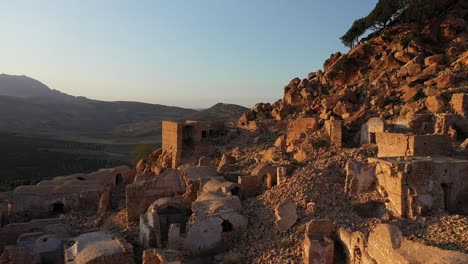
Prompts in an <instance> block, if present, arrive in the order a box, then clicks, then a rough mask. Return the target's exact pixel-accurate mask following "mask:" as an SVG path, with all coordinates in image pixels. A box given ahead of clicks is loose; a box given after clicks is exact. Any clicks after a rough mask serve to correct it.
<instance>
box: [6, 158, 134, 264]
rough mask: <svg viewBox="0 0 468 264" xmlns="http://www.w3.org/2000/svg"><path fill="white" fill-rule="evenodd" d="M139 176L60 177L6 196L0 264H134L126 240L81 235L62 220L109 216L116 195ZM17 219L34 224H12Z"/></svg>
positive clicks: (121, 170) (119, 170)
mask: <svg viewBox="0 0 468 264" xmlns="http://www.w3.org/2000/svg"><path fill="white" fill-rule="evenodd" d="M134 175H135V172H134V170H132V169H130V168H129V167H126V166H120V167H115V168H110V169H102V170H99V171H96V172H93V173H89V174H83V173H80V174H74V175H70V176H63V177H54V178H53V179H52V180H44V181H41V182H39V183H38V184H37V185H27V186H19V187H17V188H16V189H15V190H14V191H13V192H11V193H3V194H1V195H0V198H1V202H0V211H1V215H2V222H1V226H0V237H1V238H2V239H0V253H2V254H1V257H0V263H38V264H39V263H58V264H60V263H107V262H108V261H116V263H133V248H132V246H131V245H130V244H127V243H126V242H124V241H123V239H121V238H116V236H115V235H111V234H109V233H105V232H95V233H85V234H81V235H79V233H80V232H77V231H72V230H70V228H69V227H68V226H67V225H65V224H64V223H65V219H64V218H62V214H63V213H67V212H69V211H76V212H80V211H87V212H90V211H91V212H95V213H103V212H105V211H107V210H109V209H110V207H111V191H112V189H113V188H115V187H116V186H121V185H125V184H127V183H129V182H132V181H133V177H134ZM13 216H20V217H24V218H33V220H31V221H29V222H22V223H10V218H11V217H13ZM50 217H55V218H50ZM76 235H78V236H77V237H75V236H76ZM73 245H74V246H73Z"/></svg>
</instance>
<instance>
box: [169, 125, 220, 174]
mask: <svg viewBox="0 0 468 264" xmlns="http://www.w3.org/2000/svg"><path fill="white" fill-rule="evenodd" d="M224 127H225V125H224V122H201V121H185V122H178V121H163V123H162V149H163V151H167V152H171V153H172V167H173V168H176V167H177V166H178V165H179V164H180V163H181V161H182V159H183V158H184V157H186V156H188V155H193V154H195V153H196V154H201V153H207V152H209V146H208V145H207V144H204V143H205V141H206V140H207V139H209V138H213V137H216V136H218V135H220V134H222V133H223V131H224Z"/></svg>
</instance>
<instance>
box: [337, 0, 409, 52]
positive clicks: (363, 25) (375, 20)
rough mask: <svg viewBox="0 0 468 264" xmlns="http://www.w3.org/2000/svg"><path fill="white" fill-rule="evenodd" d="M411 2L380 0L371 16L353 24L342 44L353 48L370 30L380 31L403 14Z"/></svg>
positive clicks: (341, 38) (342, 39) (405, 0)
mask: <svg viewBox="0 0 468 264" xmlns="http://www.w3.org/2000/svg"><path fill="white" fill-rule="evenodd" d="M409 1H410V0H379V2H377V4H376V5H375V7H374V9H373V10H372V11H371V12H370V13H369V15H367V16H366V17H363V18H360V19H357V20H355V21H354V22H353V24H352V25H351V28H350V29H349V30H348V31H347V32H346V33H345V34H344V35H343V36H341V37H340V40H341V42H342V43H343V44H344V45H345V46H347V47H350V48H351V47H353V46H354V45H355V44H356V43H357V41H358V40H359V37H360V36H362V34H364V33H365V32H366V31H367V30H368V29H372V30H380V29H382V28H384V27H385V26H386V25H388V23H389V22H391V21H392V20H393V19H395V17H397V16H398V15H399V14H400V13H401V11H402V10H403V9H404V8H405V7H406V6H407V5H408V3H409Z"/></svg>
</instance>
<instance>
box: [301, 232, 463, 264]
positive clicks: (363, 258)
mask: <svg viewBox="0 0 468 264" xmlns="http://www.w3.org/2000/svg"><path fill="white" fill-rule="evenodd" d="M337 236H338V238H339V240H340V241H341V242H342V244H343V246H344V248H345V253H346V256H347V258H348V260H349V263H390V262H391V263H408V264H409V263H444V264H449V263H458V264H462V263H466V261H467V260H468V258H467V255H466V254H463V253H461V252H457V251H452V250H443V249H439V248H436V247H432V246H427V245H424V244H422V243H419V242H414V241H411V240H407V239H406V238H404V237H403V236H402V234H401V231H400V230H399V229H398V227H396V226H394V225H390V224H378V225H377V226H375V227H374V228H373V229H372V230H371V232H370V233H369V235H367V236H366V235H364V234H363V233H362V232H359V231H356V232H350V231H348V230H346V229H343V228H340V229H339V230H338V231H337ZM322 254H324V253H323V251H322ZM307 263H314V262H307ZM321 263H333V262H321Z"/></svg>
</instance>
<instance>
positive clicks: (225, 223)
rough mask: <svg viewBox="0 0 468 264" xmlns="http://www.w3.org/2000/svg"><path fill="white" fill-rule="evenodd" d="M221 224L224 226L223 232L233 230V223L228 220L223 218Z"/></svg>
mask: <svg viewBox="0 0 468 264" xmlns="http://www.w3.org/2000/svg"><path fill="white" fill-rule="evenodd" d="M221 225H222V226H223V232H231V231H232V230H233V227H232V224H231V222H229V221H228V220H223V223H222V224H221Z"/></svg>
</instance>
